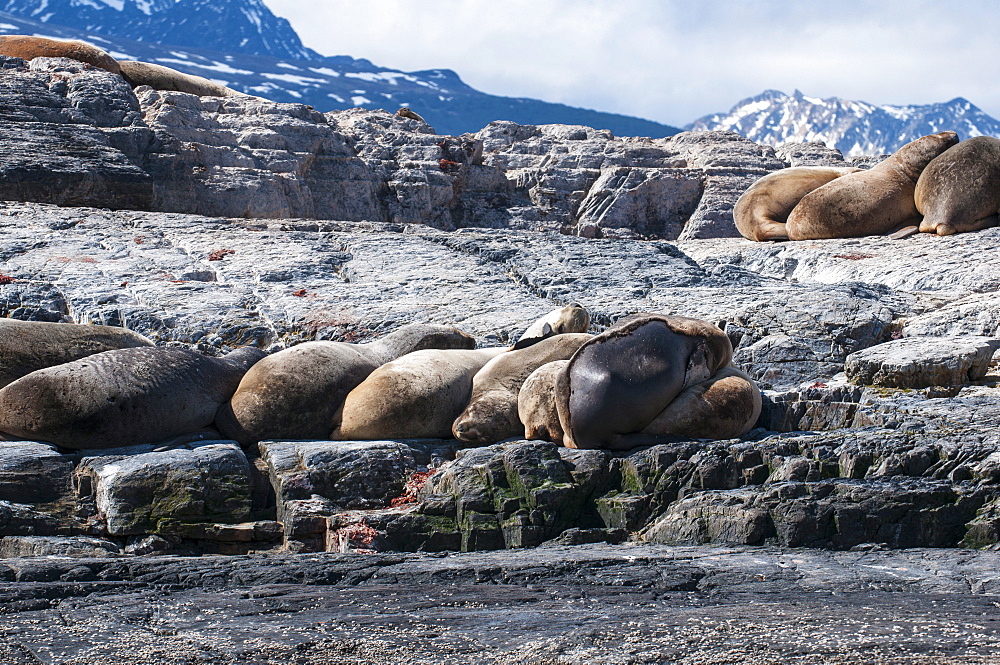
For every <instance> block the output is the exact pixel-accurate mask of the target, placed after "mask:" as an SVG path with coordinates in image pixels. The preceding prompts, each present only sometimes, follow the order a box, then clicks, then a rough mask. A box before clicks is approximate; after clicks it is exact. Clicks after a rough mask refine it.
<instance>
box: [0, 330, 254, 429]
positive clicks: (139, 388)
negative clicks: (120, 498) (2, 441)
mask: <svg viewBox="0 0 1000 665" xmlns="http://www.w3.org/2000/svg"><path fill="white" fill-rule="evenodd" d="M263 357H264V352H263V351H261V350H260V349H256V348H250V347H246V348H242V349H238V350H236V351H233V352H232V353H230V354H229V355H227V356H225V357H224V358H210V357H208V356H203V355H201V354H199V353H195V352H194V351H189V350H187V349H174V348H157V347H141V348H133V349H119V350H116V351H105V352H103V353H98V354H95V355H92V356H89V357H87V358H84V359H82V360H76V361H73V362H71V363H66V364H63V365H57V366H55V367H49V368H47V369H41V370H38V371H37V372H32V373H31V374H28V375H27V376H25V377H22V378H20V379H18V380H17V381H15V382H13V383H11V384H10V385H8V386H6V387H5V388H3V389H0V431H3V432H5V433H7V434H12V435H14V436H19V437H22V438H25V439H32V440H35V441H47V442H50V443H54V444H55V445H57V446H60V447H62V448H68V449H81V448H118V447H121V446H129V445H138V444H143V443H151V442H155V441H161V440H163V439H167V438H170V437H174V436H179V435H182V434H187V433H190V432H195V431H198V430H200V429H204V428H206V427H209V426H210V425H211V424H212V421H213V420H214V418H215V412H216V411H217V410H218V408H219V405H221V404H222V403H223V402H225V401H226V400H228V399H229V398H230V397H231V396H232V394H233V392H234V391H235V390H236V386H238V385H239V383H240V379H241V378H242V377H243V375H244V373H246V371H247V369H249V368H250V367H251V366H252V365H253V363H255V362H257V361H258V360H260V359H261V358H263Z"/></svg>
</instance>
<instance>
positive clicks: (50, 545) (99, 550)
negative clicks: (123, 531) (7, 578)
mask: <svg viewBox="0 0 1000 665" xmlns="http://www.w3.org/2000/svg"><path fill="white" fill-rule="evenodd" d="M120 553H121V547H120V546H119V545H118V544H117V543H114V542H112V541H110V540H105V539H103V538H92V537H89V536H69V537H61V536H6V537H4V538H0V558H15V557H27V556H60V557H102V556H105V557H106V556H108V555H110V554H120Z"/></svg>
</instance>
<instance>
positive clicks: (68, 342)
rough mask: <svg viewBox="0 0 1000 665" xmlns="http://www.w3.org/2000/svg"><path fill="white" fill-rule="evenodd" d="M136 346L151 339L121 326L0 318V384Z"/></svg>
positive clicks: (145, 343) (151, 344) (148, 344)
mask: <svg viewBox="0 0 1000 665" xmlns="http://www.w3.org/2000/svg"><path fill="white" fill-rule="evenodd" d="M139 346H153V342H151V341H150V340H148V339H146V338H145V337H143V336H142V335H140V334H138V333H134V332H132V331H131V330H126V329H125V328H115V327H112V326H91V325H77V324H75V323H44V322H41V321H19V320H17V319H0V388H2V387H4V386H6V385H7V384H8V383H11V382H12V381H16V380H17V379H20V378H21V377H22V376H25V375H27V374H31V373H32V372H34V371H36V370H39V369H45V368H46V367H53V366H55V365H62V364H63V363H68V362H73V361H74V360H79V359H81V358H86V357H87V356H92V355H94V354H95V353H101V352H103V351H112V350H114V349H130V348H134V347H139Z"/></svg>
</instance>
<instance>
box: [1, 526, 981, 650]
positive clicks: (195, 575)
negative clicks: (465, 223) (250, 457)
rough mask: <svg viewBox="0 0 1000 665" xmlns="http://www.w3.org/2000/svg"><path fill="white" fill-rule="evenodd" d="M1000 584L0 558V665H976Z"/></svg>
mask: <svg viewBox="0 0 1000 665" xmlns="http://www.w3.org/2000/svg"><path fill="white" fill-rule="evenodd" d="M998 569H1000V554H998V553H994V552H967V551H964V552H962V551H942V550H907V551H903V552H883V551H878V550H867V551H858V552H840V553H829V552H810V551H800V550H777V549H768V548H735V547H734V548H706V547H700V548H699V547H676V548H674V547H657V546H638V547H637V546H621V547H617V548H615V547H607V546H600V545H591V546H581V547H573V548H567V547H542V548H539V549H537V550H533V551H531V552H524V551H517V552H491V553H479V554H471V555H457V556H429V555H420V554H416V555H402V556H386V555H374V556H365V555H313V556H300V557H290V556H268V557H260V556H250V557H209V558H201V559H181V558H169V557H160V558H143V559H137V560H132V561H131V562H130V563H127V564H126V563H124V562H123V561H122V560H121V559H113V558H104V559H84V560H80V559H77V560H60V559H10V560H7V561H4V562H2V563H0V612H2V613H3V625H2V627H0V658H3V661H4V662H5V663H10V664H11V665H37V663H39V662H43V663H72V664H77V663H79V664H84V663H86V664H88V665H89V664H90V663H97V662H115V661H117V660H120V659H124V658H127V659H128V662H130V663H135V664H136V665H154V664H155V665H175V664H176V665H179V664H180V663H186V664H189V665H202V664H204V665H208V664H218V663H259V664H261V665H272V664H273V665H278V664H279V663H282V664H284V663H289V662H301V663H343V664H345V665H355V664H362V663H363V664H365V665H369V664H372V665H390V664H391V665H396V664H398V663H408V664H413V665H431V664H433V665H440V664H448V665H459V664H464V663H470V662H489V663H498V664H502V665H515V664H517V665H520V664H530V665H543V664H552V663H573V662H588V663H602V664H608V665H626V664H628V663H640V662H646V663H649V662H659V663H683V664H685V665H694V664H696V663H697V664H701V663H713V664H718V665H723V664H726V665H728V664H732V663H761V664H772V663H810V664H813V663H816V664H819V663H824V664H825V663H829V664H837V665H842V664H843V665H846V664H848V663H850V664H852V665H853V664H856V663H873V662H878V663H891V664H892V665H944V664H949V665H951V664H959V663H961V664H962V665H979V664H982V665H986V664H987V663H992V662H995V660H994V658H995V654H996V652H997V650H998V649H1000V622H998V621H996V620H995V617H996V607H995V604H996V602H997V598H998V596H997V594H998V593H1000V579H998V576H997V573H996V571H997V570H998ZM15 580H17V581H15ZM167 589H169V590H167Z"/></svg>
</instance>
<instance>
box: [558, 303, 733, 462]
mask: <svg viewBox="0 0 1000 665" xmlns="http://www.w3.org/2000/svg"><path fill="white" fill-rule="evenodd" d="M732 357H733V347H732V344H731V343H730V341H729V337H727V336H726V333H724V332H723V331H722V330H720V329H719V328H718V327H716V326H714V325H712V324H710V323H707V322H705V321H699V320H697V319H690V318H687V317H682V316H662V315H658V314H643V315H638V316H633V317H629V318H628V319H626V320H625V321H623V322H620V323H617V324H615V325H614V326H612V327H611V328H609V329H608V330H607V331H605V332H604V333H602V334H600V335H598V336H597V337H594V338H593V339H591V340H590V341H589V342H587V343H586V344H584V345H583V346H581V347H580V349H579V350H578V351H577V352H576V353H575V354H574V355H573V357H572V358H571V359H570V362H569V364H568V365H567V366H566V368H565V371H564V372H563V373H562V374H561V375H560V376H559V377H558V383H557V386H556V409H557V412H558V413H559V422H560V425H561V426H562V430H563V444H564V445H566V446H567V447H570V448H608V449H612V450H616V449H628V448H631V447H633V446H634V445H638V444H636V443H633V442H632V441H631V440H629V439H626V435H630V434H634V433H638V432H641V431H642V430H643V429H644V428H645V427H647V426H648V425H649V424H650V423H651V422H653V420H654V419H655V418H656V417H657V416H658V415H660V413H662V412H663V410H664V409H666V408H667V406H669V405H670V403H671V402H672V401H673V400H674V399H675V398H676V397H677V396H678V395H679V394H680V393H681V392H683V391H684V390H686V389H687V388H689V387H691V386H694V385H696V384H699V383H702V382H704V381H706V380H708V379H710V378H712V377H713V376H715V375H716V373H717V372H718V371H719V370H721V369H722V368H724V367H726V366H727V365H729V363H730V361H731V360H732Z"/></svg>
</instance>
